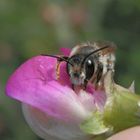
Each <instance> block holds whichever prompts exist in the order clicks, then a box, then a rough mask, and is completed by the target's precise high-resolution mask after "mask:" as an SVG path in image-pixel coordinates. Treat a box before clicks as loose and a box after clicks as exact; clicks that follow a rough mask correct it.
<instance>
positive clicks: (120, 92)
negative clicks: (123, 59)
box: [81, 72, 140, 139]
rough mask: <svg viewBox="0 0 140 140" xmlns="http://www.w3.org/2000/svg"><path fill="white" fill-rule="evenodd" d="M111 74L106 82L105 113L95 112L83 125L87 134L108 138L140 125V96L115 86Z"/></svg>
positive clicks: (82, 127) (107, 76)
mask: <svg viewBox="0 0 140 140" xmlns="http://www.w3.org/2000/svg"><path fill="white" fill-rule="evenodd" d="M111 74H112V73H111V72H110V73H108V74H107V75H106V77H105V81H104V85H105V92H106V96H107V99H106V104H105V106H104V111H103V112H99V111H96V112H94V113H93V114H92V116H91V117H90V118H89V119H87V120H86V121H85V122H83V123H82V124H81V129H82V130H83V131H84V132H85V133H88V134H93V135H103V134H105V135H104V136H107V137H108V136H110V135H112V134H114V133H117V132H119V131H121V130H124V129H127V128H130V127H133V126H137V125H140V96H139V95H137V94H134V92H133V91H132V90H130V89H126V88H124V87H121V86H119V85H117V84H115V82H114V81H113V80H112V75H111ZM97 138H98V137H97ZM104 139H105V137H104Z"/></svg>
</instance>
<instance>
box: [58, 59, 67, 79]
mask: <svg viewBox="0 0 140 140" xmlns="http://www.w3.org/2000/svg"><path fill="white" fill-rule="evenodd" d="M64 59H68V57H66V56H62V57H60V58H57V64H56V79H57V80H59V79H60V64H61V62H62V61H64Z"/></svg>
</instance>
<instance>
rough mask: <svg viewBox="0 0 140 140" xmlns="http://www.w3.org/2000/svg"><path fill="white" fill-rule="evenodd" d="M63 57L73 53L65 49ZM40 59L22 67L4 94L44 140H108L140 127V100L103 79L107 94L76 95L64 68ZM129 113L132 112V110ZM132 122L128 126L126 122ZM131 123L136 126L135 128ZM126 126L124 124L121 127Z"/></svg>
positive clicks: (49, 59)
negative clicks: (127, 130)
mask: <svg viewBox="0 0 140 140" xmlns="http://www.w3.org/2000/svg"><path fill="white" fill-rule="evenodd" d="M61 51H62V52H63V53H64V55H65V56H68V55H69V53H70V50H69V49H66V48H62V49H61ZM56 66H57V59H56V58H52V57H49V56H41V55H40V56H36V57H33V58H31V59H29V60H28V61H26V62H25V63H23V64H22V65H21V66H20V67H19V68H18V69H17V70H16V71H15V72H14V73H13V74H12V75H11V77H10V78H9V80H8V82H7V85H6V93H7V95H8V96H10V97H11V98H14V99H16V100H18V101H20V102H21V103H22V109H23V113H24V116H25V119H26V121H27V123H28V124H29V125H30V127H31V128H32V130H33V131H34V132H35V133H36V134H37V135H38V136H40V137H41V138H43V139H45V140H92V139H94V140H96V138H97V139H98V138H100V139H102V140H104V139H105V138H107V137H108V136H110V135H111V134H114V133H116V132H119V131H121V130H123V129H126V128H129V127H131V126H135V125H138V124H140V119H139V117H136V115H137V116H138V115H139V105H140V102H139V101H140V97H139V96H138V95H136V94H132V89H133V87H132V86H131V88H130V89H125V88H123V87H121V86H119V85H117V84H115V83H114V81H113V80H112V75H111V73H108V74H107V76H106V78H105V91H99V90H95V88H94V86H93V85H92V84H90V83H89V84H88V85H87V88H86V90H82V89H81V90H79V92H78V93H77V92H75V91H74V90H73V89H72V86H71V81H70V79H69V75H68V74H67V71H66V62H62V63H61V65H60V73H59V79H58V78H57V72H56ZM128 109H129V110H128ZM126 119H128V120H129V122H128V123H124V122H123V121H124V120H126ZM131 121H132V122H131ZM122 122H123V123H124V124H123V123H122Z"/></svg>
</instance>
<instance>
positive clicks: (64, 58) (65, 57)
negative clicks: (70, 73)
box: [41, 54, 73, 66]
mask: <svg viewBox="0 0 140 140" xmlns="http://www.w3.org/2000/svg"><path fill="white" fill-rule="evenodd" d="M41 55H42V56H48V57H54V58H57V60H58V61H65V62H67V63H69V64H70V65H72V66H73V64H72V63H70V62H69V60H68V58H69V57H67V56H62V57H60V56H56V55H49V54H41Z"/></svg>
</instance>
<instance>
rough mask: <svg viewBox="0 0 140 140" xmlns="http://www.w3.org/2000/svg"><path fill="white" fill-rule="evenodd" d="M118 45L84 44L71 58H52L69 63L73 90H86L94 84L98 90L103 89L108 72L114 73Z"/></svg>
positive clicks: (78, 47)
mask: <svg viewBox="0 0 140 140" xmlns="http://www.w3.org/2000/svg"><path fill="white" fill-rule="evenodd" d="M115 48H116V45H115V44H114V43H112V42H107V41H104V42H94V43H93V44H91V43H89V42H88V43H83V44H80V45H77V46H75V47H74V48H73V49H72V51H71V53H70V56H69V57H66V56H62V57H58V56H52V55H47V56H51V57H55V58H57V60H58V61H59V62H61V61H66V62H67V72H68V74H69V76H70V80H71V83H72V85H73V88H74V87H76V86H79V87H81V88H83V89H85V88H86V86H87V83H88V82H90V83H93V84H94V85H95V87H96V88H103V81H104V76H105V75H106V73H107V72H108V71H112V73H113V72H114V62H115V54H114V53H115Z"/></svg>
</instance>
